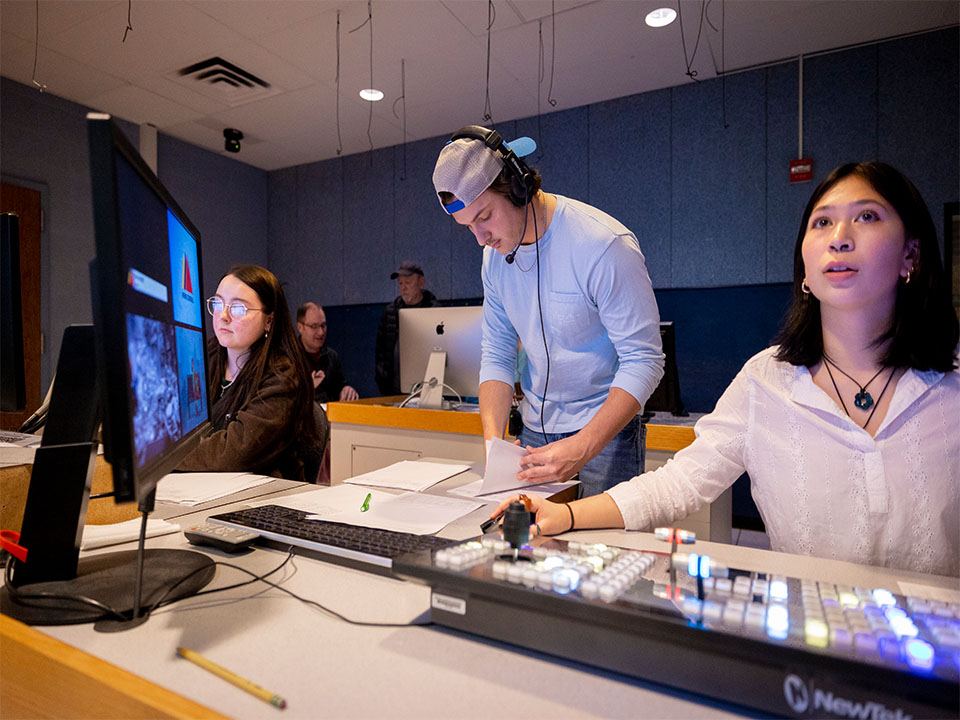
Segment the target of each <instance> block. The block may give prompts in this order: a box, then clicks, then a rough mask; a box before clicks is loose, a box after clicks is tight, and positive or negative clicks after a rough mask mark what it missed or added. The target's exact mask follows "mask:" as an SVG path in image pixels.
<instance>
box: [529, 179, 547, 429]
mask: <svg viewBox="0 0 960 720" xmlns="http://www.w3.org/2000/svg"><path fill="white" fill-rule="evenodd" d="M534 201H536V198H534ZM531 209H532V210H533V237H534V241H533V242H534V245H536V249H537V310H538V311H539V313H540V337H541V338H543V352H544V354H545V355H546V356H547V373H546V376H545V377H544V379H543V397H542V398H541V399H540V434H541V435H543V444H544V445H547V444H549V441H548V440H547V429H546V424H545V423H544V419H543V418H544V415H543V411H544V409H545V408H546V406H547V388H548V387H549V386H550V349H549V348H548V347H547V331H546V328H545V326H544V324H543V301H542V300H541V296H540V233H539V231H538V230H539V228H538V227H537V207H536V205H535V204H531Z"/></svg>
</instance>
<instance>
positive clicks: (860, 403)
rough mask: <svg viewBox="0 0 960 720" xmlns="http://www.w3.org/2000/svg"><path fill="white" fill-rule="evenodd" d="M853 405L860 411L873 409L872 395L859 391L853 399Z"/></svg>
mask: <svg viewBox="0 0 960 720" xmlns="http://www.w3.org/2000/svg"><path fill="white" fill-rule="evenodd" d="M853 404H854V405H856V406H857V407H858V408H860V409H861V410H869V409H870V408H872V407H873V395H871V394H870V393H868V392H867V391H866V390H861V391H860V392H858V393H857V394H856V396H855V397H854V398H853Z"/></svg>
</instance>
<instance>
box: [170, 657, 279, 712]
mask: <svg viewBox="0 0 960 720" xmlns="http://www.w3.org/2000/svg"><path fill="white" fill-rule="evenodd" d="M177 655H179V656H180V657H182V658H183V659H184V660H189V661H190V662H192V663H193V664H194V665H198V666H199V667H202V668H203V669H204V670H206V671H207V672H211V673H213V674H214V675H216V676H217V677H219V678H223V679H224V680H226V681H227V682H228V683H230V684H231V685H236V686H237V687H238V688H240V689H241V690H246V691H247V692H248V693H250V694H251V695H254V696H255V697H258V698H260V699H261V700H263V701H265V702H268V703H270V704H271V705H273V706H274V707H277V708H280V709H281V710H283V709H284V708H285V707H286V706H287V701H286V700H284V699H283V698H282V697H280V696H279V695H277V694H275V693H272V692H270V691H269V690H264V689H263V688H262V687H260V686H259V685H257V684H256V683H252V682H250V681H249V680H247V679H246V678H242V677H240V676H239V675H237V674H236V673H232V672H230V671H229V670H227V669H226V668H225V667H221V666H219V665H217V664H216V663H215V662H212V661H210V660H207V659H206V658H205V657H204V656H203V655H201V654H200V653H198V652H194V651H193V650H188V649H187V648H185V647H178V648H177Z"/></svg>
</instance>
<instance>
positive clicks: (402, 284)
mask: <svg viewBox="0 0 960 720" xmlns="http://www.w3.org/2000/svg"><path fill="white" fill-rule="evenodd" d="M390 279H391V280H396V281H397V288H398V290H399V292H400V294H399V295H398V296H397V297H396V298H395V299H394V301H393V302H392V303H390V304H389V305H387V306H386V307H385V308H384V309H383V315H382V316H381V318H380V326H379V327H378V328H377V349H376V378H377V387H378V388H379V389H380V394H381V395H399V394H400V393H401V392H404V391H407V390H409V389H410V388H401V387H400V349H399V342H398V341H399V338H400V308H411V307H413V308H422V307H436V306H437V305H439V304H440V303H439V301H438V300H437V298H436V296H435V295H434V294H433V293H432V292H430V291H429V290H425V289H424V285H425V284H426V279H425V278H424V275H423V268H422V267H420V266H419V265H417V263H415V262H411V261H410V260H404V261H403V262H402V263H400V267H398V268H397V269H396V270H395V271H394V272H392V273H390Z"/></svg>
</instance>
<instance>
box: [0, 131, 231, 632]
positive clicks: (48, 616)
mask: <svg viewBox="0 0 960 720" xmlns="http://www.w3.org/2000/svg"><path fill="white" fill-rule="evenodd" d="M87 120H88V122H87V125H88V134H89V145H90V171H91V182H92V188H93V218H94V231H95V235H96V250H97V254H96V258H95V260H94V261H93V262H92V263H91V268H90V277H91V296H92V300H93V317H94V324H93V326H92V327H91V326H89V325H81V326H71V327H69V328H67V331H66V332H65V333H64V338H63V343H62V345H61V350H60V356H59V360H58V363H57V373H56V379H55V381H54V385H53V391H52V396H51V400H50V410H49V417H48V420H47V424H46V430H45V432H44V434H43V437H42V440H41V445H40V448H39V449H38V450H37V453H36V456H35V459H34V464H33V470H32V473H31V478H30V488H29V491H28V495H27V504H26V508H25V511H24V518H23V523H22V527H21V531H20V537H19V540H18V542H7V541H8V538H4V541H5V543H4V545H5V547H6V548H7V549H8V550H10V551H11V552H12V554H13V556H14V557H15V558H16V560H11V561H10V562H9V563H8V564H7V567H6V568H5V570H6V576H5V583H4V587H3V589H2V593H0V600H2V609H3V612H4V613H5V614H9V615H12V616H13V617H16V618H18V619H21V620H23V621H24V622H27V623H30V624H40V625H48V624H68V623H80V622H92V621H105V622H104V623H100V627H105V628H107V629H117V628H118V627H130V626H133V625H136V624H139V623H140V622H142V621H143V620H144V619H145V618H146V616H147V614H148V612H147V611H148V610H149V609H150V608H152V607H154V606H156V605H157V604H158V603H160V602H165V601H170V600H173V599H177V598H180V597H184V596H187V595H192V594H194V593H196V592H197V591H198V590H199V589H200V588H202V587H204V586H205V585H206V584H207V583H208V582H209V581H210V580H211V579H212V578H213V574H214V569H213V561H212V560H210V558H209V557H207V556H206V555H202V554H200V553H197V552H192V551H186V550H160V549H151V550H145V549H144V532H143V530H144V529H145V523H146V517H147V513H148V512H150V511H151V510H152V509H153V504H154V497H155V489H156V485H157V482H158V481H159V480H160V478H161V477H163V476H164V475H165V474H166V473H168V472H169V471H170V470H172V469H174V468H175V467H176V466H177V465H178V464H179V463H180V461H181V460H182V459H183V458H184V456H185V455H186V454H187V453H188V452H189V451H190V450H191V449H192V447H193V446H194V445H195V444H196V442H197V441H198V439H199V436H200V434H201V433H202V432H203V431H204V430H205V429H206V428H207V427H208V426H209V422H208V418H209V414H210V413H209V401H208V397H207V392H206V387H207V386H206V377H207V374H206V362H205V353H204V334H203V322H204V312H203V301H202V295H203V293H202V287H203V284H202V274H201V267H200V259H201V251H200V233H199V232H198V231H197V229H196V227H194V225H193V224H192V223H191V222H190V220H189V219H188V218H187V216H186V215H185V214H184V212H183V211H182V210H181V209H180V207H179V206H178V205H177V204H176V202H174V200H173V198H172V197H171V196H170V194H169V193H168V192H167V191H166V189H165V188H164V187H163V185H162V184H161V183H160V181H159V179H158V178H157V176H156V175H155V174H154V173H153V172H152V171H151V170H150V168H149V167H147V165H146V164H145V163H144V162H143V160H142V159H141V158H140V156H139V153H138V152H137V151H136V150H135V149H134V148H133V146H132V145H131V144H130V143H129V141H128V140H127V139H126V138H125V137H124V136H123V134H122V133H121V132H120V130H119V129H118V128H117V127H116V125H114V123H113V122H112V121H111V120H110V117H109V116H107V115H103V114H100V113H90V114H89V115H88V116H87ZM101 418H102V427H103V441H104V451H105V456H106V459H107V460H109V461H110V463H111V465H112V470H113V489H114V492H113V493H112V494H113V497H114V500H115V501H116V502H123V501H133V500H135V501H136V502H137V504H138V507H139V509H140V510H141V511H142V513H143V518H142V521H143V523H142V526H141V536H140V544H139V548H138V550H135V551H126V552H118V553H109V554H105V555H103V554H101V555H92V556H89V557H85V558H82V559H81V558H79V549H80V540H81V536H82V532H83V522H84V516H85V512H86V506H87V501H88V497H89V489H90V480H91V474H92V470H93V467H94V463H95V460H96V452H97V441H96V434H97V426H98V424H99V423H100V420H101ZM81 598H82V599H81ZM91 599H92V600H93V602H91Z"/></svg>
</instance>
